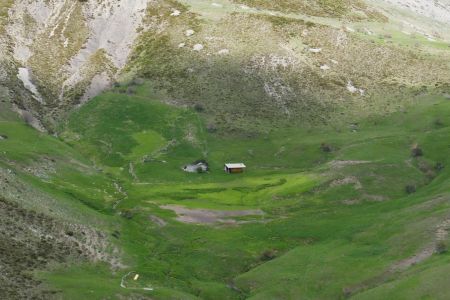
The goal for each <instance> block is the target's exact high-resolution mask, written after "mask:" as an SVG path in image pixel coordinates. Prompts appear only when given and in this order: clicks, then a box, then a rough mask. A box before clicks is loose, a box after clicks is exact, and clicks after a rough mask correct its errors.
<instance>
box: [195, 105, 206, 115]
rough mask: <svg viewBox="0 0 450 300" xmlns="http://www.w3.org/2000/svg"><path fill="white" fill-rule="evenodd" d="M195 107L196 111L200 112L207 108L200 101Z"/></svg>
mask: <svg viewBox="0 0 450 300" xmlns="http://www.w3.org/2000/svg"><path fill="white" fill-rule="evenodd" d="M194 109H195V111H196V112H199V113H201V112H204V111H205V108H204V107H203V105H201V104H199V103H197V104H195V105H194Z"/></svg>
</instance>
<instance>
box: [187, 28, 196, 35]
mask: <svg viewBox="0 0 450 300" xmlns="http://www.w3.org/2000/svg"><path fill="white" fill-rule="evenodd" d="M194 33H195V31H194V30H192V29H188V30H186V33H185V35H186V36H192V35H194Z"/></svg>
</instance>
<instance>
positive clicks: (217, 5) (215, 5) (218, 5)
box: [211, 2, 223, 7]
mask: <svg viewBox="0 0 450 300" xmlns="http://www.w3.org/2000/svg"><path fill="white" fill-rule="evenodd" d="M211 5H212V6H214V7H223V5H222V4H219V3H215V2H213V3H212V4H211Z"/></svg>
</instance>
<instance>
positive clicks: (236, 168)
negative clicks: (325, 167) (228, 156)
mask: <svg viewBox="0 0 450 300" xmlns="http://www.w3.org/2000/svg"><path fill="white" fill-rule="evenodd" d="M245 168H247V167H246V166H245V165H244V164H243V163H237V164H225V169H224V170H225V172H227V173H230V174H236V173H244V170H245Z"/></svg>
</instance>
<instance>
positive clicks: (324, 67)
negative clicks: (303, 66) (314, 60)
mask: <svg viewBox="0 0 450 300" xmlns="http://www.w3.org/2000/svg"><path fill="white" fill-rule="evenodd" d="M320 69H321V70H324V71H326V70H329V69H331V68H330V66H329V65H323V66H320Z"/></svg>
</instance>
